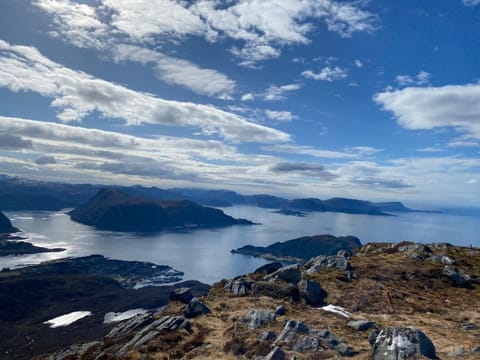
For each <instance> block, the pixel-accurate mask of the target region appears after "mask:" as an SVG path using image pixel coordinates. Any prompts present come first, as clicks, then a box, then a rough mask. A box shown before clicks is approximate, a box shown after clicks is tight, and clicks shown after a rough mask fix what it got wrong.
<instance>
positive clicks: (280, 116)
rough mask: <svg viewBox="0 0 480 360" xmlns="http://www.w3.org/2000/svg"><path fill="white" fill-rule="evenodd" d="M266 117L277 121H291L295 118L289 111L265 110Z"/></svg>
mask: <svg viewBox="0 0 480 360" xmlns="http://www.w3.org/2000/svg"><path fill="white" fill-rule="evenodd" d="M265 115H266V116H267V118H269V119H272V120H277V121H292V120H293V119H295V118H296V116H295V115H293V114H292V113H291V112H290V111H274V110H268V109H267V110H265Z"/></svg>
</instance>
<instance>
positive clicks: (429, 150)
mask: <svg viewBox="0 0 480 360" xmlns="http://www.w3.org/2000/svg"><path fill="white" fill-rule="evenodd" d="M417 151H418V152H426V153H438V152H443V151H445V150H444V149H442V148H439V147H436V146H427V147H424V148H421V149H417Z"/></svg>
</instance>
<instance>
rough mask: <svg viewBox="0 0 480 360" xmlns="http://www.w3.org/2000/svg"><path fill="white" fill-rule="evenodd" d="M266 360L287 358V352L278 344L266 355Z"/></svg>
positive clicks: (283, 359)
mask: <svg viewBox="0 0 480 360" xmlns="http://www.w3.org/2000/svg"><path fill="white" fill-rule="evenodd" d="M265 360H285V352H284V351H283V350H282V349H280V348H279V347H278V346H276V347H274V348H273V349H272V351H270V352H269V353H268V355H267V356H265Z"/></svg>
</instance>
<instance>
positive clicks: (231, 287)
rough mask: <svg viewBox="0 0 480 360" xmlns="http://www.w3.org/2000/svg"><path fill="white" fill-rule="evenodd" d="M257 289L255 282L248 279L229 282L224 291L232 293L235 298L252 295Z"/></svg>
mask: <svg viewBox="0 0 480 360" xmlns="http://www.w3.org/2000/svg"><path fill="white" fill-rule="evenodd" d="M254 287H255V281H252V280H246V279H236V280H228V281H227V282H226V283H225V286H224V290H225V291H228V292H231V293H232V294H233V295H235V296H247V295H250V294H251V293H252V291H253V289H254Z"/></svg>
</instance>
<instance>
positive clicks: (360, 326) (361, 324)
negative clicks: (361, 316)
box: [348, 320, 375, 331]
mask: <svg viewBox="0 0 480 360" xmlns="http://www.w3.org/2000/svg"><path fill="white" fill-rule="evenodd" d="M348 326H350V327H351V328H353V329H355V330H357V331H367V330H370V329H371V328H373V327H375V323H374V322H373V321H368V320H352V321H349V322H348Z"/></svg>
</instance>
